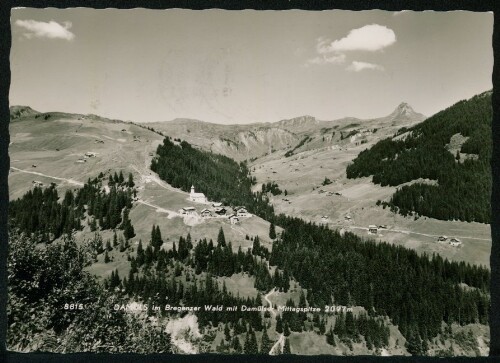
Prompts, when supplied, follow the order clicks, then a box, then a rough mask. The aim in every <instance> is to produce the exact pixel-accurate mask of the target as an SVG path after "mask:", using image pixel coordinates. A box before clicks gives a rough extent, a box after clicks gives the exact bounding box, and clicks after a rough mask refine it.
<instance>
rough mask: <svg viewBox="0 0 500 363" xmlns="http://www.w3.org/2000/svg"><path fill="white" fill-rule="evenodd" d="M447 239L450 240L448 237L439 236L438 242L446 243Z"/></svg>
mask: <svg viewBox="0 0 500 363" xmlns="http://www.w3.org/2000/svg"><path fill="white" fill-rule="evenodd" d="M447 239H448V237H446V236H439V237H438V242H444V241H446V240H447Z"/></svg>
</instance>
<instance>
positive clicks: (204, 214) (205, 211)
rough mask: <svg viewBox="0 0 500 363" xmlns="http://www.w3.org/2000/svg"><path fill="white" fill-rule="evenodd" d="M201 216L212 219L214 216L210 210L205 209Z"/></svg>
mask: <svg viewBox="0 0 500 363" xmlns="http://www.w3.org/2000/svg"><path fill="white" fill-rule="evenodd" d="M200 215H201V216H202V217H211V216H212V212H210V211H209V210H208V209H206V208H205V209H203V210H202V211H201V212H200Z"/></svg>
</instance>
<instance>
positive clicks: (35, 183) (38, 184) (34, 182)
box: [32, 180, 43, 187]
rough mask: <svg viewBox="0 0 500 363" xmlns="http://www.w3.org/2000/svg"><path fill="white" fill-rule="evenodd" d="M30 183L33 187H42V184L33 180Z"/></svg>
mask: <svg viewBox="0 0 500 363" xmlns="http://www.w3.org/2000/svg"><path fill="white" fill-rule="evenodd" d="M32 183H33V185H34V186H35V187H43V183H42V182H41V181H38V180H33V181H32Z"/></svg>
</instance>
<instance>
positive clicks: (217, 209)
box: [215, 208, 226, 216]
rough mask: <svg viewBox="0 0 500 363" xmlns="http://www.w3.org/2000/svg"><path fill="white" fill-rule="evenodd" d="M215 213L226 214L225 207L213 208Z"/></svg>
mask: <svg viewBox="0 0 500 363" xmlns="http://www.w3.org/2000/svg"><path fill="white" fill-rule="evenodd" d="M215 214H218V215H220V216H224V215H226V209H225V208H215Z"/></svg>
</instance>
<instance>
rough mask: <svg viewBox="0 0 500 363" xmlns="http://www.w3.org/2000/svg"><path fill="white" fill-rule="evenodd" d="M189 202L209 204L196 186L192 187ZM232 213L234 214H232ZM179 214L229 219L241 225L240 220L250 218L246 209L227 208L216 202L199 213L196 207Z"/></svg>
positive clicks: (185, 208)
mask: <svg viewBox="0 0 500 363" xmlns="http://www.w3.org/2000/svg"><path fill="white" fill-rule="evenodd" d="M189 200H190V201H191V202H195V203H203V204H208V200H207V197H206V196H205V194H203V193H197V192H196V191H195V189H194V186H191V193H190V194H189ZM231 212H232V213H231ZM179 214H180V215H183V216H198V215H199V216H201V217H202V218H227V219H228V220H229V222H230V223H231V224H236V223H239V221H240V218H246V217H250V216H251V214H250V213H248V211H247V209H246V208H245V207H233V208H229V207H225V206H223V205H222V203H219V202H214V203H212V204H211V207H210V208H203V209H202V210H201V211H200V212H199V213H198V211H197V209H196V208H195V207H184V208H181V209H179Z"/></svg>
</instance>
